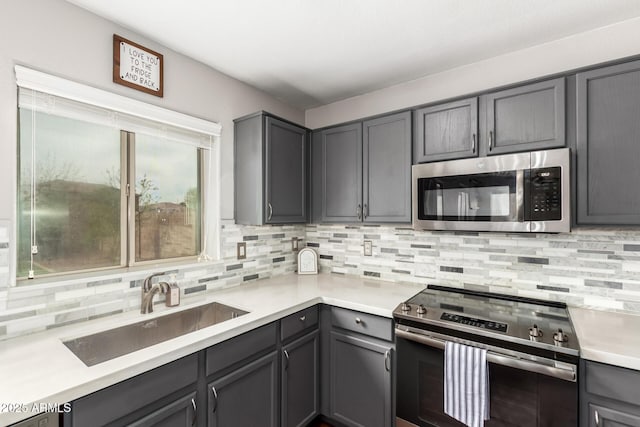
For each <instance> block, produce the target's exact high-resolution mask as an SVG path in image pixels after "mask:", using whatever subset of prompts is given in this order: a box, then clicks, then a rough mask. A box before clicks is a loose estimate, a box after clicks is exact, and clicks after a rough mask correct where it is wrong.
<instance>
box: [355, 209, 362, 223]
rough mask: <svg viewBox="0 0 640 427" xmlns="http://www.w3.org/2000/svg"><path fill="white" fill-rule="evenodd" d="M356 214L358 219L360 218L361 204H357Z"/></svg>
mask: <svg viewBox="0 0 640 427" xmlns="http://www.w3.org/2000/svg"><path fill="white" fill-rule="evenodd" d="M356 215H357V216H358V220H361V219H362V206H361V205H358V207H357V208H356Z"/></svg>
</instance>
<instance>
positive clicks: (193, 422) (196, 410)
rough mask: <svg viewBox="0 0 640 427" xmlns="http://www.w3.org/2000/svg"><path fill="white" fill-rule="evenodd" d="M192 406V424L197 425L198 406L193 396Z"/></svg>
mask: <svg viewBox="0 0 640 427" xmlns="http://www.w3.org/2000/svg"><path fill="white" fill-rule="evenodd" d="M191 406H193V421H191V426H194V425H196V419H197V417H198V408H197V407H196V401H195V399H193V398H191Z"/></svg>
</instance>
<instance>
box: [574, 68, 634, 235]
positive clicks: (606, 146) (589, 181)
mask: <svg viewBox="0 0 640 427" xmlns="http://www.w3.org/2000/svg"><path fill="white" fill-rule="evenodd" d="M576 85H577V88H576V99H577V129H576V146H577V147H576V148H577V154H576V158H577V180H576V186H577V197H578V199H577V218H576V219H577V223H578V224H603V225H615V224H629V225H637V224H640V192H638V191H637V190H636V189H635V186H636V185H637V183H638V182H640V168H639V167H638V161H639V159H640V136H639V135H640V61H635V62H630V63H626V64H621V65H615V66H611V67H606V68H600V69H597V70H593V71H587V72H584V73H578V74H577V76H576Z"/></svg>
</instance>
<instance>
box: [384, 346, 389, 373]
mask: <svg viewBox="0 0 640 427" xmlns="http://www.w3.org/2000/svg"><path fill="white" fill-rule="evenodd" d="M390 361H391V351H390V350H387V351H385V352H384V369H385V370H386V371H387V372H389V371H390V370H391V366H390V364H389V362H390Z"/></svg>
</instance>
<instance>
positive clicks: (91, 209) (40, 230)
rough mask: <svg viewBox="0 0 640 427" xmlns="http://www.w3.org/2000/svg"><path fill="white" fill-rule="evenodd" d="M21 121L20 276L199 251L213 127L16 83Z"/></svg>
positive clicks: (190, 254) (180, 256) (190, 255)
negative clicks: (206, 130) (174, 122)
mask: <svg viewBox="0 0 640 427" xmlns="http://www.w3.org/2000/svg"><path fill="white" fill-rule="evenodd" d="M164 111H167V110H164ZM176 114H177V113H176ZM18 119H19V138H18V144H19V146H18V153H19V157H18V163H19V164H18V197H17V198H18V200H17V206H18V212H17V224H18V225H17V227H18V229H17V237H18V244H17V246H18V253H17V266H16V272H17V274H16V275H17V277H18V278H20V277H23V278H24V277H29V278H33V277H38V276H43V275H54V274H62V273H69V272H77V271H86V270H95V269H105V268H115V267H126V266H132V265H138V264H145V263H154V264H155V263H157V262H159V261H166V260H176V259H185V258H194V259H195V258H196V257H197V256H199V255H204V256H206V246H207V245H206V242H207V239H208V236H207V233H206V231H207V230H208V228H209V227H208V226H207V222H206V221H204V218H206V216H205V214H204V210H205V207H208V206H207V204H206V203H205V201H206V200H207V199H208V197H207V194H208V190H209V189H208V188H206V187H207V186H205V185H204V184H205V181H208V182H210V180H209V179H203V177H205V176H206V172H210V169H211V166H210V165H211V163H212V161H211V135H207V134H203V133H200V132H195V131H193V130H189V129H184V128H180V127H176V126H171V125H168V124H166V123H160V122H156V121H152V120H148V119H145V118H140V117H136V116H133V115H129V114H124V113H122V112H117V111H114V110H112V109H107V108H102V107H97V106H94V105H90V104H86V103H83V102H77V101H73V100H71V99H67V98H64V97H60V96H54V95H51V94H47V93H42V92H38V91H35V90H32V89H26V88H22V87H21V88H20V90H19V115H18Z"/></svg>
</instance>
